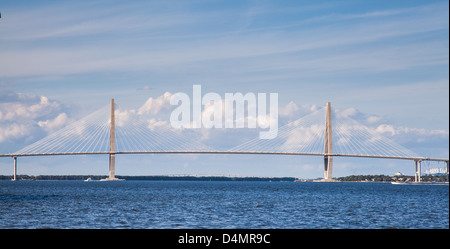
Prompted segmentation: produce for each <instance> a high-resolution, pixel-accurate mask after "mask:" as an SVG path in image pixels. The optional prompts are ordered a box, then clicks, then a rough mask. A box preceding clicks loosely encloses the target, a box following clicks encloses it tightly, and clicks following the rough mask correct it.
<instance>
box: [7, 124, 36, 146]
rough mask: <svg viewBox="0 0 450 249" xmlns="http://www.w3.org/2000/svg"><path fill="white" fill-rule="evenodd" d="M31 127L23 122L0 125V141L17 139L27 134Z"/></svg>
mask: <svg viewBox="0 0 450 249" xmlns="http://www.w3.org/2000/svg"><path fill="white" fill-rule="evenodd" d="M31 130H32V128H31V127H30V126H29V125H24V124H15V123H13V124H8V125H1V126H0V143H1V142H3V141H5V140H7V139H11V138H12V139H17V138H21V137H23V136H26V135H29V134H30V132H31Z"/></svg>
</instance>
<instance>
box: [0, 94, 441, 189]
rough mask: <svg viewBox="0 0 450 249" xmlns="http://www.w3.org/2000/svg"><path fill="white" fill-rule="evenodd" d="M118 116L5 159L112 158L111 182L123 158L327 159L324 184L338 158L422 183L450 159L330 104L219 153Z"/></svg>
mask: <svg viewBox="0 0 450 249" xmlns="http://www.w3.org/2000/svg"><path fill="white" fill-rule="evenodd" d="M116 112H117V110H115V104H114V99H112V100H111V105H107V106H105V107H103V108H101V109H99V110H98V111H96V112H94V113H92V114H90V115H88V116H86V117H84V118H82V119H80V120H78V121H76V122H73V123H71V124H69V125H68V126H66V127H64V128H63V129H61V130H59V131H57V132H54V133H52V134H50V135H49V136H47V137H45V138H43V139H41V140H39V141H37V142H35V143H33V144H30V145H28V146H26V147H25V148H23V149H21V150H19V151H17V152H15V153H12V154H0V157H13V158H14V179H16V171H17V158H18V157H24V156H56V155H92V154H107V155H109V177H108V178H107V179H105V180H118V179H117V178H116V177H115V155H118V154H164V153H165V154H169V153H173V154H273V155H303V156H320V157H323V158H324V180H325V181H330V180H332V169H333V158H334V157H362V158H386V159H402V160H412V161H414V162H415V178H416V181H420V174H421V162H422V161H442V162H446V164H447V175H448V171H449V159H442V158H426V157H422V156H420V155H418V154H416V153H415V152H413V151H411V150H409V149H407V148H405V147H403V146H401V145H399V144H397V143H395V142H393V141H392V140H390V139H387V138H385V137H383V136H382V135H380V134H379V133H378V132H376V131H375V130H373V129H370V128H369V127H367V126H365V125H363V124H361V123H359V122H357V121H355V120H353V119H351V118H349V117H346V116H345V115H341V114H339V113H336V112H334V111H333V109H332V108H331V104H330V103H327V106H326V108H321V109H319V110H317V111H315V112H313V113H311V114H309V115H306V116H304V117H302V118H299V119H297V120H295V121H293V122H290V123H288V124H286V125H284V126H281V127H280V128H279V129H278V130H277V131H276V132H277V134H276V136H274V137H275V138H273V139H260V138H259V137H257V138H255V139H252V140H248V141H246V142H245V143H243V144H241V145H238V146H235V147H232V148H229V149H220V150H219V149H215V148H214V146H208V145H206V144H204V143H202V142H200V139H197V138H196V137H195V136H192V134H190V132H195V131H193V130H194V129H174V128H172V127H171V126H170V125H168V124H167V123H165V122H161V121H154V120H150V121H149V120H148V119H146V118H132V119H130V118H127V117H126V115H125V116H124V115H120V112H117V114H119V115H118V117H116V116H117V114H116Z"/></svg>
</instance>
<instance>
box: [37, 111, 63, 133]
mask: <svg viewBox="0 0 450 249" xmlns="http://www.w3.org/2000/svg"><path fill="white" fill-rule="evenodd" d="M68 121H69V118H68V117H67V114H66V113H64V112H63V113H61V114H59V115H58V116H56V118H54V119H49V120H46V121H39V122H38V125H39V126H40V127H42V128H44V129H45V130H47V131H51V130H55V129H58V128H61V127H63V126H64V125H65V124H67V123H68Z"/></svg>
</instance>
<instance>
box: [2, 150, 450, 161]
mask: <svg viewBox="0 0 450 249" xmlns="http://www.w3.org/2000/svg"><path fill="white" fill-rule="evenodd" d="M109 154H116V155H120V154H241V155H252V154H255V155H298V156H333V157H360V158H384V159H402V160H414V161H439V162H449V159H445V158H428V157H398V156H380V155H355V154H333V153H332V154H328V153H301V152H270V151H116V152H105V151H103V152H58V153H36V154H0V157H24V156H63V155H109Z"/></svg>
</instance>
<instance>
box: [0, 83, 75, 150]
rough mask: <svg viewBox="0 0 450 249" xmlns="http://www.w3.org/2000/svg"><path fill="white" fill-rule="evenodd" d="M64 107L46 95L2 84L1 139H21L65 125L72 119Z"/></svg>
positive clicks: (33, 137)
mask: <svg viewBox="0 0 450 249" xmlns="http://www.w3.org/2000/svg"><path fill="white" fill-rule="evenodd" d="M65 109H66V107H65V106H64V105H63V104H61V103H60V102H58V101H56V100H51V99H49V98H48V97H46V96H39V95H34V94H24V93H16V92H14V91H11V90H7V89H3V88H0V142H5V141H9V142H18V141H20V143H22V142H23V141H25V140H28V139H36V138H39V137H42V136H45V134H48V133H49V132H52V131H55V130H57V129H59V128H61V127H63V126H64V125H66V124H67V123H68V122H69V121H70V119H69V117H68V115H67V113H66V112H65ZM4 146H8V145H4ZM1 148H3V146H1V145H0V149H1ZM17 149H19V148H17Z"/></svg>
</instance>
